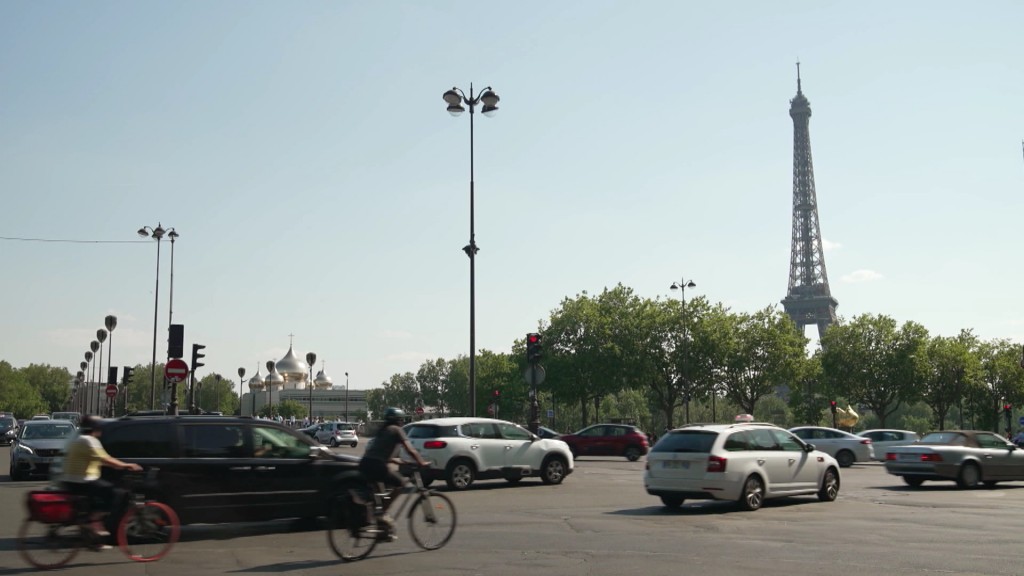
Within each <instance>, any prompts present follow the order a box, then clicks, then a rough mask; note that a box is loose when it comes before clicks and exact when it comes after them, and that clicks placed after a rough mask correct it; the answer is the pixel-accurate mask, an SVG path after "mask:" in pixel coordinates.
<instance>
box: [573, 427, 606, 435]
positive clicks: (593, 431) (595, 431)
mask: <svg viewBox="0 0 1024 576" xmlns="http://www.w3.org/2000/svg"><path fill="white" fill-rule="evenodd" d="M604 429H605V427H604V426H592V427H590V428H587V429H586V430H583V431H582V432H580V433H579V435H580V436H594V437H596V436H606V434H605V431H604Z"/></svg>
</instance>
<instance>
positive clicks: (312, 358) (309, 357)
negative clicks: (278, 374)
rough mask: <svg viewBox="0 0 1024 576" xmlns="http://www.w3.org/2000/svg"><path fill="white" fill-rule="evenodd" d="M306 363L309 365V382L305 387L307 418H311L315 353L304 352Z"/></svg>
mask: <svg viewBox="0 0 1024 576" xmlns="http://www.w3.org/2000/svg"><path fill="white" fill-rule="evenodd" d="M306 364H308V365H309V382H307V383H306V387H307V388H308V389H309V418H310V419H311V420H312V418H313V364H316V354H315V353H313V352H306Z"/></svg>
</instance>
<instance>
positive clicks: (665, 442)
mask: <svg viewBox="0 0 1024 576" xmlns="http://www.w3.org/2000/svg"><path fill="white" fill-rule="evenodd" d="M716 438H718V432H712V431H710V430H673V431H672V432H669V433H668V434H665V435H664V436H662V437H661V439H660V440H658V442H657V444H655V445H654V448H651V452H676V453H678V452H694V453H697V454H707V453H709V452H711V446H712V445H714V443H715V439H716Z"/></svg>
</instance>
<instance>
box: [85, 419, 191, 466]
mask: <svg viewBox="0 0 1024 576" xmlns="http://www.w3.org/2000/svg"><path fill="white" fill-rule="evenodd" d="M101 442H103V448H105V449H106V451H107V453H109V454H110V455H111V456H113V457H115V458H171V457H173V456H174V445H175V438H174V430H173V429H172V428H171V426H170V424H169V423H166V422H157V423H149V422H145V423H143V422H139V423H132V424H126V425H121V426H108V427H107V428H105V429H104V430H103V438H102V439H101Z"/></svg>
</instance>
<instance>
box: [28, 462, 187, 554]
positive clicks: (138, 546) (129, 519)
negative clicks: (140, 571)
mask: <svg viewBox="0 0 1024 576" xmlns="http://www.w3.org/2000/svg"><path fill="white" fill-rule="evenodd" d="M158 471H159V470H158V469H157V468H150V469H149V470H148V472H147V473H146V474H145V475H144V476H143V475H142V474H125V475H124V477H123V480H124V483H125V485H126V486H127V487H128V489H129V494H128V498H129V501H128V506H127V509H126V510H125V513H124V515H123V516H122V517H121V519H120V520H119V522H118V524H117V531H116V533H115V536H116V539H117V545H118V547H119V548H120V549H121V551H122V552H123V553H124V554H125V556H127V557H128V558H130V559H131V560H134V561H136V562H153V561H155V560H159V559H161V558H163V557H164V556H166V555H167V553H168V552H170V550H171V548H172V547H173V546H174V544H175V543H176V542H177V541H178V537H179V536H180V535H181V523H180V522H179V520H178V515H177V514H176V513H175V512H174V510H173V509H171V507H170V506H167V505H166V504H163V503H161V502H157V501H155V500H151V499H148V498H146V497H145V493H146V492H147V491H148V490H147V489H151V488H152V485H153V483H154V479H155V477H156V473H157V472H158ZM26 505H27V506H28V517H26V518H25V521H24V522H23V523H22V525H21V529H20V530H19V531H18V538H17V541H16V542H15V545H16V547H17V549H18V552H19V553H20V554H21V557H22V558H23V559H24V560H25V561H26V562H28V563H29V564H31V565H33V566H35V567H36V568H41V569H51V568H58V567H60V566H63V565H65V564H67V563H68V562H70V561H71V559H72V558H74V557H75V556H76V555H77V554H78V553H79V552H81V551H82V549H90V550H102V549H104V548H105V546H104V544H105V542H104V540H105V538H103V537H100V536H97V535H96V534H95V532H94V531H93V530H92V528H91V527H90V524H91V520H90V512H91V511H90V503H89V498H88V497H87V496H84V495H79V494H74V493H71V492H69V491H67V490H60V489H58V490H36V491H32V492H29V493H28V498H27V500H26Z"/></svg>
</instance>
